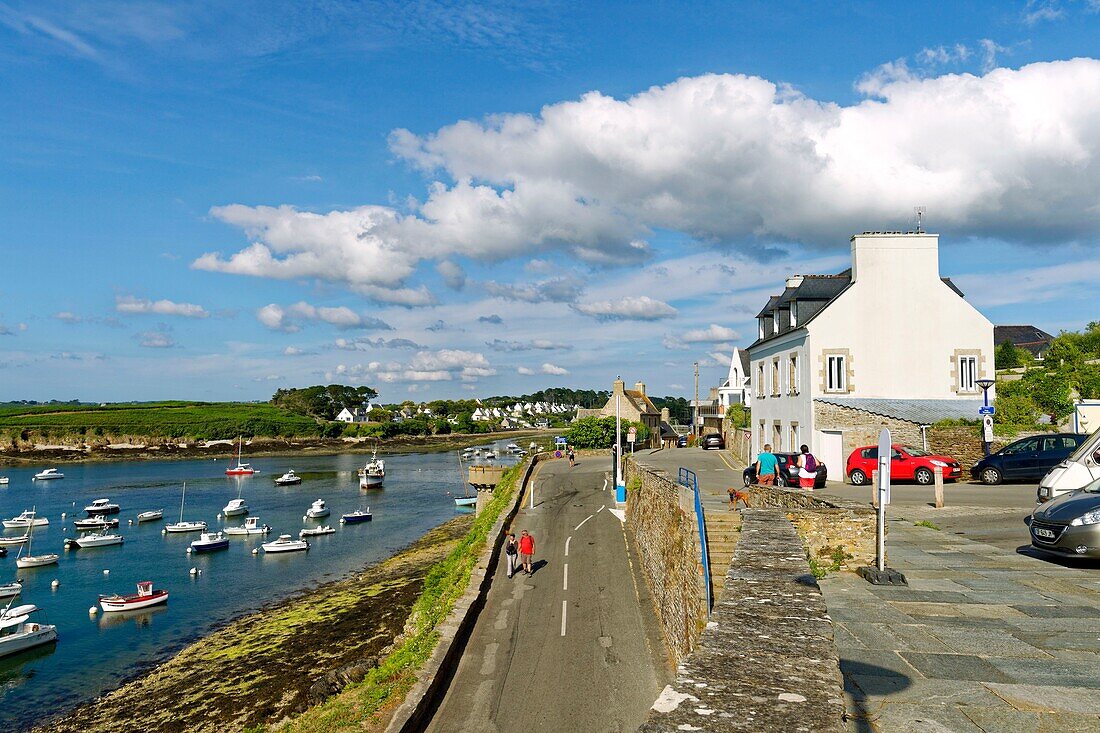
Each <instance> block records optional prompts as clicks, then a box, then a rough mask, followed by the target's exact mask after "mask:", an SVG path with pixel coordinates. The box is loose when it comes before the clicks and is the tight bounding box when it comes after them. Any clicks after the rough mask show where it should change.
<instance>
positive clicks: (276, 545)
mask: <svg viewBox="0 0 1100 733" xmlns="http://www.w3.org/2000/svg"><path fill="white" fill-rule="evenodd" d="M260 547H262V548H264V552H301V551H303V550H308V549H309V543H308V542H306V541H305V540H302V539H297V540H296V539H294V538H293V537H291V536H290V535H288V534H281V535H279V539H277V540H275V541H274V542H265V543H263V544H262V545H260Z"/></svg>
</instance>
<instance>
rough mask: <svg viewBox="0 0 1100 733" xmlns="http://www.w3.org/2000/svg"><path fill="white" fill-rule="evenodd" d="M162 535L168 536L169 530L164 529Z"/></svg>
mask: <svg viewBox="0 0 1100 733" xmlns="http://www.w3.org/2000/svg"><path fill="white" fill-rule="evenodd" d="M160 533H161V534H168V530H166V529H162V530H161V531H160Z"/></svg>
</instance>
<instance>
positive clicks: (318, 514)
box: [302, 499, 332, 519]
mask: <svg viewBox="0 0 1100 733" xmlns="http://www.w3.org/2000/svg"><path fill="white" fill-rule="evenodd" d="M331 513H332V512H330V511H329V508H328V505H327V504H325V500H324V499H318V500H317V501H315V502H313V505H312V506H311V507H310V508H309V509H307V510H306V514H305V516H304V517H302V519H324V518H325V517H327V516H328V515H329V514H331Z"/></svg>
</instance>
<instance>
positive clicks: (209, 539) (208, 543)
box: [191, 532, 229, 552]
mask: <svg viewBox="0 0 1100 733" xmlns="http://www.w3.org/2000/svg"><path fill="white" fill-rule="evenodd" d="M226 549H229V538H228V537H226V536H225V535H224V534H222V533H221V532H203V533H202V534H200V535H199V538H198V539H197V540H195V541H194V542H192V543H191V551H192V552H214V551H215V550H226Z"/></svg>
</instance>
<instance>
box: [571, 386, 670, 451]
mask: <svg viewBox="0 0 1100 733" xmlns="http://www.w3.org/2000/svg"><path fill="white" fill-rule="evenodd" d="M616 396H618V405H619V417H620V418H621V419H623V420H630V421H632V422H639V423H641V424H642V425H645V426H646V427H647V428H649V440H648V441H647V442H646V443H644V444H643V443H641V442H639V443H638V444H637V446H636V447H638V448H645V447H649V448H656V447H658V446H660V441H661V434H662V426H661V423H662V422H664V423H667V422H668V419H669V418H668V410H667V409H666V410H658V409H657V406H656V405H654V404H653V401H652V400H650V399H649V397H648V396H647V395H646V393H645V382H635V383H634V389H626V383H625V382H623V380H622V379H616V380H615V382H614V383H613V384H612V385H611V396H610V397H608V398H607V404H605V405H604V406H603V407H601V408H595V409H587V410H586V409H579V410H577V416H576V419H578V420H579V419H581V418H585V417H615V403H616ZM669 430H671V428H669Z"/></svg>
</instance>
